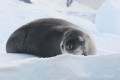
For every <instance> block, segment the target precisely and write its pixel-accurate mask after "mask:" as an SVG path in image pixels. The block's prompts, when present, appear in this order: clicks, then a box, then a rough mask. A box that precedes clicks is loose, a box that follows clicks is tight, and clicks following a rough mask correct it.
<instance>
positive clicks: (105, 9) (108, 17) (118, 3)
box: [95, 0, 120, 35]
mask: <svg viewBox="0 0 120 80" xmlns="http://www.w3.org/2000/svg"><path fill="white" fill-rule="evenodd" d="M108 13H109V14H108ZM119 21H120V0H106V1H105V3H104V4H103V5H102V6H101V7H100V8H99V9H98V11H97V13H96V20H95V23H96V27H97V28H98V30H99V31H100V32H103V33H105V32H107V33H112V34H117V35H120V22H119Z"/></svg>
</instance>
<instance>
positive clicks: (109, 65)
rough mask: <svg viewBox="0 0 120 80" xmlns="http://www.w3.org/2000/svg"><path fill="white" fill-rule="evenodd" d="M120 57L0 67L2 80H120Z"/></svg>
mask: <svg viewBox="0 0 120 80" xmlns="http://www.w3.org/2000/svg"><path fill="white" fill-rule="evenodd" d="M119 59H120V54H109V55H101V56H87V57H84V56H75V55H70V54H64V55H60V56H56V57H52V58H28V59H23V60H16V61H12V62H9V63H7V64H2V65H1V64H0V80H48V79H49V80H119V79H120V76H119V74H120V60H119Z"/></svg>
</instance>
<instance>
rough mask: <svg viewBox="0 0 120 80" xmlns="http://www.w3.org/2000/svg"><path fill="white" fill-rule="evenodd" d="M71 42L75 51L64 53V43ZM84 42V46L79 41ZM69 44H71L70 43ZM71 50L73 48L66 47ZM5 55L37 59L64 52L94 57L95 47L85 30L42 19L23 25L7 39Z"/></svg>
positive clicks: (60, 21) (67, 23) (64, 22)
mask: <svg viewBox="0 0 120 80" xmlns="http://www.w3.org/2000/svg"><path fill="white" fill-rule="evenodd" d="M70 37H71V39H74V38H75V40H71V41H72V42H73V43H78V44H75V47H76V48H75V49H74V50H72V51H71V50H70V51H66V50H67V48H66V46H65V45H66V41H67V39H69V38H70ZM81 40H84V41H85V43H84V45H80V41H81ZM70 44H71V43H70ZM68 47H69V48H71V49H72V47H73V46H68ZM6 51H7V53H26V54H32V55H36V56H39V57H53V56H56V55H60V54H63V53H65V52H68V53H71V54H75V55H78V54H80V55H94V54H96V46H95V42H94V40H93V37H92V36H91V35H90V33H88V32H87V31H86V30H84V29H82V28H80V27H78V26H76V25H74V24H72V23H70V22H68V21H65V20H62V19H55V18H44V19H38V20H35V21H33V22H30V23H28V24H26V25H23V26H22V27H20V28H19V29H17V30H16V31H15V32H14V33H13V34H12V35H11V36H10V38H9V39H8V41H7V44H6Z"/></svg>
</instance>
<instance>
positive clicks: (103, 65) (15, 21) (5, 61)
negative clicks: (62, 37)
mask: <svg viewBox="0 0 120 80" xmlns="http://www.w3.org/2000/svg"><path fill="white" fill-rule="evenodd" d="M111 1H113V2H114V1H118V0H111ZM31 2H33V4H26V3H23V2H20V1H19V0H18V1H17V0H2V1H1V2H0V26H1V27H0V80H48V79H49V80H120V76H119V75H120V36H119V35H116V34H113V33H108V32H103V33H101V32H99V31H100V29H99V28H97V29H96V27H95V24H94V23H92V22H90V21H89V20H87V19H83V18H80V17H77V16H76V14H74V13H73V14H71V15H68V13H67V11H68V10H66V9H65V8H63V6H62V5H61V6H62V7H58V6H59V5H60V4H63V2H62V0H58V2H57V0H51V1H49V0H31ZM57 3H58V4H59V5H56V4H57ZM44 4H45V5H44ZM46 4H49V5H46ZM74 4H76V3H73V4H72V5H74ZM77 4H78V3H77ZM115 4H116V3H114V5H115ZM50 5H51V7H50ZM79 5H81V4H79ZM116 5H117V4H116ZM47 6H48V7H47ZM111 6H112V5H111ZM44 7H45V8H44ZM62 8H63V9H64V10H63V11H62V12H60V11H59V10H61V9H62ZM74 8H77V9H79V7H74ZM84 8H85V7H84ZM49 9H50V10H49ZM77 9H75V10H77ZM70 10H71V11H72V12H76V11H74V10H73V9H69V11H70ZM83 10H84V9H82V10H80V11H83ZM88 11H89V10H88ZM77 12H79V11H77ZM83 12H86V9H85V11H83ZM88 14H89V13H88ZM106 14H109V12H108V13H106ZM109 16H111V15H109ZM112 16H113V15H112ZM50 17H52V18H61V19H65V20H67V21H70V22H72V23H74V24H76V25H78V26H81V27H83V28H84V29H86V30H87V31H89V32H90V33H91V34H92V35H93V37H94V38H95V42H96V44H97V49H98V52H97V55H94V56H86V57H85V56H81V55H79V56H78V55H77V56H75V55H70V54H63V55H59V56H56V57H52V58H37V57H35V56H32V55H27V54H12V53H11V54H7V53H6V51H5V45H6V42H7V39H8V38H9V36H10V35H11V33H12V32H13V31H15V30H16V29H17V28H19V27H20V26H22V25H24V24H26V23H28V22H30V21H33V20H36V19H40V18H50ZM114 17H119V16H117V15H114ZM116 22H117V21H116ZM113 24H114V23H113ZM114 25H115V24H114ZM102 28H103V27H102ZM104 28H105V27H104ZM114 28H115V27H114ZM108 30H112V29H108ZM113 30H114V29H113Z"/></svg>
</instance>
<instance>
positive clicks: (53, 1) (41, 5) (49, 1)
mask: <svg viewBox="0 0 120 80" xmlns="http://www.w3.org/2000/svg"><path fill="white" fill-rule="evenodd" d="M14 2H18V3H19V4H23V5H26V4H25V3H21V2H20V1H16V0H14ZM31 2H32V4H27V5H26V6H29V7H31V8H33V9H44V10H45V9H46V10H57V11H76V12H92V13H94V12H95V10H93V9H92V8H89V7H87V6H85V5H83V4H80V3H78V2H76V1H74V2H73V3H72V4H71V6H70V7H66V2H67V0H31ZM45 5H46V6H45Z"/></svg>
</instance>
